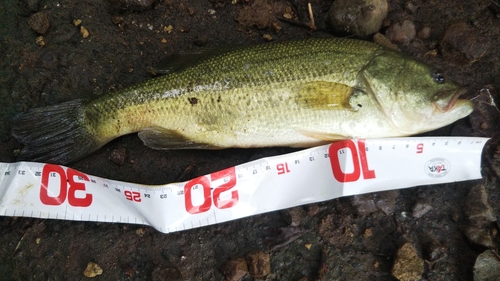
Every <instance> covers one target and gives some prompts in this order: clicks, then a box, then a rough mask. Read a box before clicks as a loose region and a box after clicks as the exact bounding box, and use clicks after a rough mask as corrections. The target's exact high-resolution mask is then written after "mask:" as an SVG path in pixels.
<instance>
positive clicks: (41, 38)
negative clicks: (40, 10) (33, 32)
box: [35, 36, 45, 47]
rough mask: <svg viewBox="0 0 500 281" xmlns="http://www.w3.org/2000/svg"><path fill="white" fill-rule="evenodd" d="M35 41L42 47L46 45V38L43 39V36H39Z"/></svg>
mask: <svg viewBox="0 0 500 281" xmlns="http://www.w3.org/2000/svg"><path fill="white" fill-rule="evenodd" d="M35 43H36V44H37V45H38V46H40V47H43V46H45V40H44V39H43V36H38V37H37V38H36V39H35Z"/></svg>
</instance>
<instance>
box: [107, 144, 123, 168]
mask: <svg viewBox="0 0 500 281" xmlns="http://www.w3.org/2000/svg"><path fill="white" fill-rule="evenodd" d="M126 158H127V150H126V149H125V148H123V147H120V148H118V149H113V151H111V154H110V155H109V161H111V162H113V163H115V164H116V165H123V164H125V159H126Z"/></svg>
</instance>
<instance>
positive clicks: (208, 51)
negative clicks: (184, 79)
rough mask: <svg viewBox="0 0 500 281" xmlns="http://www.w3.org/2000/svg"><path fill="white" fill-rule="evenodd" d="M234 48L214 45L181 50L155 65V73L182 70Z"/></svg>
mask: <svg viewBox="0 0 500 281" xmlns="http://www.w3.org/2000/svg"><path fill="white" fill-rule="evenodd" d="M236 48H237V47H236ZM234 49H235V47H213V48H203V49H195V50H187V51H180V52H178V53H176V54H172V55H170V56H168V57H167V58H166V59H165V60H163V61H161V62H160V63H159V64H158V65H156V66H155V67H153V69H154V71H155V73H157V74H161V75H163V74H167V73H171V72H175V71H181V70H183V69H186V68H188V67H190V66H193V65H195V64H197V63H199V62H200V61H202V60H205V59H208V58H211V57H214V56H217V55H221V54H224V53H227V52H229V51H230V50H234Z"/></svg>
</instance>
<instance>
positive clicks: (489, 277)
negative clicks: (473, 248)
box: [474, 250, 500, 281]
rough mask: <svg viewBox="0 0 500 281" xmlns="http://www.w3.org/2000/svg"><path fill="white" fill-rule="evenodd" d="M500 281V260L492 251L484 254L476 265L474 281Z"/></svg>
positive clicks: (478, 258)
mask: <svg viewBox="0 0 500 281" xmlns="http://www.w3.org/2000/svg"><path fill="white" fill-rule="evenodd" d="M498 280H500V260H499V259H498V256H497V255H495V253H493V251H492V250H486V251H484V252H482V253H481V254H480V255H479V256H478V257H477V258H476V263H475V264H474V281H498Z"/></svg>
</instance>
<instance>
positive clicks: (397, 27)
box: [385, 20, 417, 44]
mask: <svg viewBox="0 0 500 281" xmlns="http://www.w3.org/2000/svg"><path fill="white" fill-rule="evenodd" d="M416 33H417V32H416V30H415V25H414V24H413V22H412V21H409V20H404V21H403V22H402V23H395V24H393V25H391V26H389V28H388V29H387V31H386V32H385V36H387V38H389V40H391V42H393V43H396V44H407V43H409V42H410V41H411V40H413V39H414V38H415V35H416Z"/></svg>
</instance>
